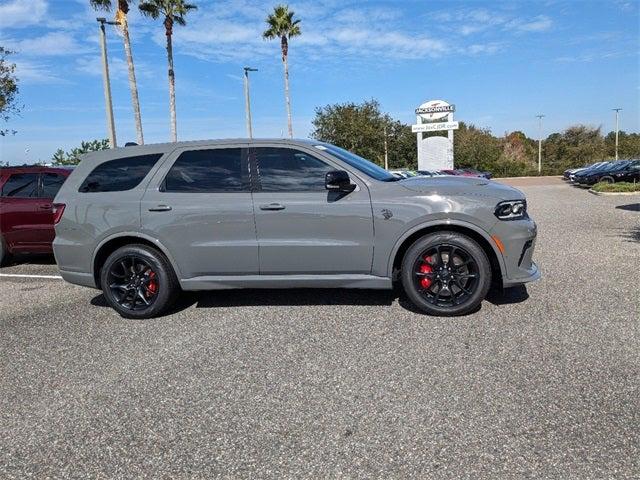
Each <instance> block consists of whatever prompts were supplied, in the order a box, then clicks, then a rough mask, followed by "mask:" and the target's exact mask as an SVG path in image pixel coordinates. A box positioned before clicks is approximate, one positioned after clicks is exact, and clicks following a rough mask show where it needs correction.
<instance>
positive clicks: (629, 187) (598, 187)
mask: <svg viewBox="0 0 640 480" xmlns="http://www.w3.org/2000/svg"><path fill="white" fill-rule="evenodd" d="M591 188H592V189H593V191H595V192H613V193H620V192H640V183H629V182H618V183H602V182H601V183H596V184H595V185H594V186H593V187H591Z"/></svg>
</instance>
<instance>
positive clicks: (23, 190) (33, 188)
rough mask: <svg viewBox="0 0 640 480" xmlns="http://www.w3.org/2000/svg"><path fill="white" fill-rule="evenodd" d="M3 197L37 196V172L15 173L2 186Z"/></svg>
mask: <svg viewBox="0 0 640 480" xmlns="http://www.w3.org/2000/svg"><path fill="white" fill-rule="evenodd" d="M2 196H3V197H15V198H35V197H37V196H38V174H37V173H15V174H13V175H11V176H10V177H9V179H8V180H7V181H6V183H5V184H4V185H3V186H2Z"/></svg>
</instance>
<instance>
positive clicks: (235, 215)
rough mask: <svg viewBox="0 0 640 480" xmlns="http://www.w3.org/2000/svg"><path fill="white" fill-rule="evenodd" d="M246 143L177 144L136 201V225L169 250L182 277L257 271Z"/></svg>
mask: <svg viewBox="0 0 640 480" xmlns="http://www.w3.org/2000/svg"><path fill="white" fill-rule="evenodd" d="M246 147H247V145H246V144H225V145H211V146H198V147H183V148H179V149H177V150H176V151H174V152H173V153H172V154H171V155H170V156H169V158H168V159H167V160H166V161H165V162H164V163H163V165H162V167H161V168H160V169H159V170H158V172H157V173H156V175H155V176H154V178H153V179H152V181H151V183H150V184H149V186H148V188H147V191H146V192H145V194H144V197H143V199H142V205H141V209H142V212H141V214H142V227H143V229H144V230H145V231H146V232H148V233H149V235H151V236H153V237H155V238H158V240H160V242H162V244H163V245H165V246H166V247H167V248H168V249H169V250H170V252H171V255H172V256H173V258H174V259H175V261H176V262H177V264H178V268H179V269H180V273H181V276H182V278H193V277H198V276H213V275H243V274H257V273H258V243H257V240H256V230H255V223H254V218H253V203H252V199H251V189H250V185H249V168H248V165H247V158H246V157H247V155H246Z"/></svg>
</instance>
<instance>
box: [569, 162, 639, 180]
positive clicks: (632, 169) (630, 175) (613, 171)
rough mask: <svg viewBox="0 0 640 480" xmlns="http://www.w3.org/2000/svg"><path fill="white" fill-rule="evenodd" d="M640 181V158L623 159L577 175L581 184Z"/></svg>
mask: <svg viewBox="0 0 640 480" xmlns="http://www.w3.org/2000/svg"><path fill="white" fill-rule="evenodd" d="M634 180H635V181H636V182H637V181H640V160H622V161H618V162H612V163H611V164H610V165H609V166H608V167H607V168H603V169H597V170H594V171H591V172H586V173H585V172H581V173H579V174H577V175H576V182H577V183H579V184H580V185H594V184H596V183H598V182H607V183H614V182H633V181H634Z"/></svg>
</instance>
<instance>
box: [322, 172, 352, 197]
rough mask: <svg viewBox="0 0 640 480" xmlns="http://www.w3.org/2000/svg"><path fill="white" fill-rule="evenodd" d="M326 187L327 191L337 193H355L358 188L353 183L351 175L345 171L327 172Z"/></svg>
mask: <svg viewBox="0 0 640 480" xmlns="http://www.w3.org/2000/svg"><path fill="white" fill-rule="evenodd" d="M324 186H325V188H326V189H327V190H333V191H336V192H353V191H354V190H355V188H356V185H355V184H354V183H351V180H350V179H349V174H348V173H347V172H345V171H344V170H332V171H330V172H327V174H326V175H325V177H324Z"/></svg>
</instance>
